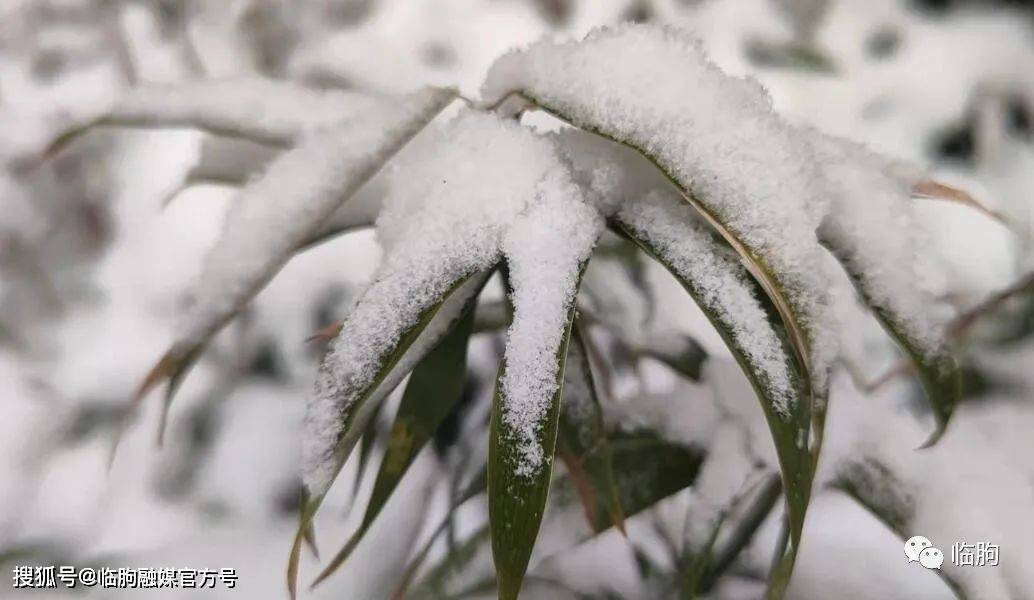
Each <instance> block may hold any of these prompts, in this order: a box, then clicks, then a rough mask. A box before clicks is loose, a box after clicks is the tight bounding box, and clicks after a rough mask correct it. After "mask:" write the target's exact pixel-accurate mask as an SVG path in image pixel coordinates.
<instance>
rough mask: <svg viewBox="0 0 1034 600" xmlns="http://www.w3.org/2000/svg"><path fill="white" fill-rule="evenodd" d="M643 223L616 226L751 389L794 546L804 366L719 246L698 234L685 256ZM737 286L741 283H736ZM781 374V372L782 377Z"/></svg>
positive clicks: (805, 416) (807, 461) (804, 493)
mask: <svg viewBox="0 0 1034 600" xmlns="http://www.w3.org/2000/svg"><path fill="white" fill-rule="evenodd" d="M662 206H663V205H662ZM644 224H645V222H637V221H636V219H635V218H634V216H633V215H628V214H625V215H623V216H619V219H618V221H617V222H616V223H615V226H616V228H617V229H618V231H620V232H622V233H623V234H624V235H626V236H628V237H629V238H630V239H632V240H633V241H635V242H636V243H637V244H638V245H639V246H640V248H642V249H643V251H644V252H646V253H647V254H648V255H650V256H652V257H653V258H654V259H656V260H657V261H658V262H660V264H662V265H663V266H664V267H665V268H666V269H668V271H669V272H671V273H672V275H673V276H674V277H675V278H676V279H677V280H678V281H679V283H680V284H682V286H683V288H685V290H686V291H687V292H688V293H689V294H690V296H692V297H693V299H694V300H695V301H696V303H697V305H698V306H700V308H701V310H702V311H703V312H704V315H705V316H706V317H707V318H708V320H709V321H710V322H711V324H712V325H713V326H714V328H715V329H716V330H717V331H718V334H719V335H720V336H721V337H722V340H723V341H724V342H725V344H726V346H728V347H729V350H730V351H731V352H732V354H733V356H734V357H735V359H736V362H737V363H738V364H739V365H740V368H741V369H742V370H743V372H744V373H745V374H746V375H747V378H748V379H749V380H750V383H751V386H752V387H753V388H754V392H755V394H756V395H757V397H758V401H759V402H760V404H761V409H762V411H763V412H764V414H765V419H766V421H767V422H768V427H769V432H770V433H771V435H772V440H773V442H774V443H775V447H776V454H777V456H778V457H779V465H780V470H781V472H782V477H783V489H784V495H785V498H786V504H787V509H788V512H789V514H790V520H791V532H792V533H793V545H794V546H795V547H796V546H797V545H799V543H800V533H801V530H802V529H803V526H804V517H805V513H806V511H807V507H808V501H809V499H810V496H811V483H812V477H813V465H812V457H811V454H810V452H809V449H808V443H807V442H808V435H809V431H810V427H811V422H810V419H811V394H810V385H809V378H808V375H807V370H806V367H805V366H804V365H803V364H801V363H800V361H799V360H798V357H797V355H796V353H794V352H793V350H792V348H791V344H790V342H789V340H788V336H787V335H786V334H785V332H784V330H783V329H782V327H781V324H780V322H779V320H778V319H776V318H774V317H773V316H772V315H771V314H768V315H766V314H764V312H763V311H762V312H760V313H759V312H757V311H756V310H755V311H754V312H753V313H752V312H751V311H748V310H747V309H746V308H745V307H746V306H747V305H746V303H745V302H739V301H734V300H733V294H736V295H737V296H739V297H740V298H743V299H747V298H754V299H756V301H758V302H761V301H763V300H764V298H766V296H765V295H764V293H763V292H762V291H761V290H760V289H758V288H757V287H756V285H755V284H754V280H753V279H751V278H750V277H749V276H747V274H746V273H745V272H743V271H742V269H741V268H740V267H739V266H738V265H737V264H736V263H735V262H733V261H729V260H724V259H722V257H721V255H720V254H719V253H720V249H719V248H718V247H717V246H715V245H714V244H710V243H707V242H706V241H705V240H704V239H703V238H699V241H700V243H698V244H694V248H695V249H696V252H697V254H696V255H694V256H684V255H681V254H680V253H679V252H678V250H679V247H678V246H675V245H672V244H670V243H669V241H670V240H667V239H666V238H665V237H664V236H662V235H659V234H657V233H656V232H651V231H650V230H649V227H648V226H646V227H644V226H643V225H644ZM693 233H694V232H693V229H692V227H690V225H689V224H688V223H687V224H686V225H685V226H684V228H683V229H681V230H679V234H680V235H681V236H682V237H683V239H684V240H689V239H691V236H693ZM707 253H710V256H708V255H707ZM686 260H690V261H695V262H694V264H695V265H696V266H697V267H700V266H701V265H704V264H708V265H710V267H708V268H707V269H705V270H694V269H690V268H686V267H685V265H686V264H687V263H686V262H685V261H686ZM715 273H722V274H723V275H722V277H723V281H724V283H723V284H722V285H721V287H719V288H715V287H714V286H715V283H714V281H712V280H709V279H708V278H712V277H716V275H715ZM740 285H741V286H745V287H743V288H738V287H737V286H740ZM718 290H720V292H719V291H718ZM716 292H717V293H718V294H720V295H716ZM733 302H735V305H736V306H737V307H738V308H736V309H734V310H729V309H726V308H725V305H724V304H723V303H733ZM761 306H762V307H763V305H761ZM751 314H753V316H751ZM758 318H762V319H766V320H767V322H768V325H769V327H768V328H767V330H766V328H764V327H763V326H760V325H761V324H760V323H758V322H757V319H758ZM747 332H752V333H749V334H748V333H747ZM760 335H766V336H772V337H771V341H772V342H773V344H774V347H772V348H770V350H773V351H774V352H765V353H759V352H758V351H757V350H756V349H755V348H754V347H753V345H754V344H757V343H758V342H759V340H758V337H759V336H760ZM780 350H781V351H780ZM772 360H780V361H781V362H782V364H781V365H774V364H772V362H771V361H772ZM782 377H786V378H787V379H786V380H785V381H784V380H781V378H782Z"/></svg>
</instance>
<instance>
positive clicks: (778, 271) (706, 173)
mask: <svg viewBox="0 0 1034 600" xmlns="http://www.w3.org/2000/svg"><path fill="white" fill-rule="evenodd" d="M515 90H519V91H523V92H524V93H525V94H526V95H528V96H530V97H531V98H532V99H534V100H535V101H537V102H539V103H540V104H543V105H545V106H548V107H550V108H552V109H555V110H556V111H558V112H559V113H561V114H563V115H565V116H567V117H569V118H571V120H572V121H573V122H574V124H575V125H578V126H583V127H587V128H589V129H594V130H597V131H600V132H601V133H603V134H605V135H607V136H608V137H612V138H614V139H616V140H618V141H621V142H626V143H629V144H632V145H635V146H636V147H638V148H640V149H641V150H643V151H644V152H646V153H647V154H649V155H650V156H652V157H653V159H654V160H656V161H657V163H658V164H659V165H660V166H662V167H663V168H664V169H665V170H667V171H668V172H669V173H670V174H671V175H672V177H673V178H674V179H675V180H676V181H678V182H679V184H680V185H682V186H683V187H685V188H686V189H687V190H688V191H689V192H690V193H692V194H693V195H694V196H696V197H697V198H698V199H699V200H701V201H702V202H703V203H704V205H705V206H706V207H707V209H708V210H709V211H711V212H712V213H714V215H715V216H716V217H717V218H718V219H719V220H720V221H721V222H722V223H724V224H725V225H726V226H727V227H728V228H729V230H730V231H731V232H732V233H733V234H735V235H736V236H737V237H739V238H740V239H741V240H742V241H743V242H744V243H746V244H747V245H748V246H749V247H750V248H752V249H753V250H754V251H756V252H757V253H758V254H759V256H760V257H761V258H762V259H763V260H764V261H765V263H766V264H767V266H768V267H769V269H770V271H771V273H772V275H773V276H774V277H775V278H776V280H777V281H778V282H779V283H780V285H781V287H782V288H783V289H784V290H785V292H786V293H787V296H788V299H789V301H790V302H791V304H792V305H793V307H794V308H795V309H796V312H797V313H798V314H799V315H800V316H801V319H802V321H803V325H804V326H805V328H806V329H807V331H808V333H809V334H810V337H811V338H812V342H813V344H812V345H813V348H812V350H813V356H812V357H811V358H812V361H813V363H814V364H813V367H814V368H813V372H814V373H815V375H816V377H818V378H820V379H821V378H822V377H823V375H824V372H825V370H826V369H825V367H826V366H828V364H829V362H830V361H831V359H832V353H833V351H834V349H835V342H834V341H833V340H832V339H831V338H832V332H833V330H834V327H832V326H831V323H830V321H831V316H830V312H829V310H828V307H827V306H826V304H827V303H826V290H827V289H828V288H829V284H828V282H827V280H826V277H825V276H824V273H823V272H822V271H821V270H818V269H815V268H814V266H815V265H816V264H819V263H820V261H821V248H820V247H819V246H818V244H817V240H816V234H815V230H816V228H817V227H818V225H819V223H820V221H821V217H822V215H823V214H824V213H825V210H826V205H825V204H824V199H825V198H826V195H825V194H822V193H821V192H820V191H818V190H816V189H815V183H816V182H817V181H819V179H820V178H819V176H818V174H817V172H816V166H815V164H814V160H813V157H812V149H811V147H810V145H809V144H808V143H807V142H806V140H804V139H802V136H800V135H797V132H796V131H795V130H794V129H793V128H791V127H790V126H789V125H788V124H786V123H785V122H784V121H783V120H782V119H780V118H778V117H776V116H775V115H774V114H773V113H772V110H771V100H770V99H769V97H768V95H767V94H766V92H765V91H764V90H763V89H762V88H761V87H760V85H758V84H757V83H756V82H754V81H752V80H744V79H738V78H734V77H730V76H728V75H725V74H724V73H722V72H721V71H720V70H719V69H718V68H717V67H716V66H715V65H713V64H712V63H711V62H710V61H709V60H708V59H707V57H706V56H705V55H704V53H703V51H702V50H701V49H700V47H699V44H698V43H697V42H696V41H695V40H694V39H693V38H691V37H690V36H689V35H687V34H685V33H682V32H679V31H677V30H674V29H667V28H661V27H656V26H649V25H630V26H622V27H617V28H611V29H605V30H597V31H595V32H593V33H590V34H589V36H588V37H587V38H586V39H585V40H584V41H582V42H569V43H562V44H557V43H552V42H541V43H538V44H535V45H533V46H532V47H530V48H529V49H527V50H525V51H522V52H517V53H512V54H509V55H507V56H504V57H503V58H501V59H499V60H498V61H497V62H496V64H495V65H494V66H493V67H492V69H491V71H490V72H489V76H488V80H487V83H486V85H485V88H484V90H483V92H484V96H485V99H486V100H487V101H492V100H494V99H497V98H499V97H502V96H503V95H505V94H507V93H509V92H511V91H515ZM820 338H821V339H820ZM819 383H822V382H821V381H820V382H819Z"/></svg>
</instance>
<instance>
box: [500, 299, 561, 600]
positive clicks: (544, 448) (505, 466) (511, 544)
mask: <svg viewBox="0 0 1034 600" xmlns="http://www.w3.org/2000/svg"><path fill="white" fill-rule="evenodd" d="M573 304H574V303H573V302H572V306H571V307H570V308H569V309H568V315H567V323H566V325H565V326H564V331H563V337H562V342H561V344H560V349H559V350H558V352H557V355H556V357H555V360H556V363H557V376H556V377H557V389H556V392H554V394H553V396H552V398H551V402H550V405H549V407H548V408H547V409H546V411H545V412H544V414H543V415H542V418H541V419H540V421H539V422H538V423H536V425H537V427H536V431H537V435H536V440H535V443H537V444H538V446H539V450H540V452H541V456H542V457H543V461H542V462H543V464H542V465H540V466H539V468H538V469H537V470H536V471H535V472H534V473H533V474H531V475H525V474H522V473H521V469H520V466H521V461H522V460H523V459H522V454H521V448H520V447H519V443H518V442H517V440H518V439H519V438H518V434H517V432H515V431H513V430H512V429H511V428H510V427H509V426H508V425H507V423H506V420H505V419H504V418H503V414H502V413H503V406H502V405H503V403H504V402H506V398H505V393H504V392H503V390H502V389H500V383H499V382H500V381H502V379H503V375H504V373H505V369H506V366H505V364H504V366H503V368H502V369H501V370H500V373H499V377H498V378H497V379H496V390H495V394H494V395H493V399H492V419H491V425H490V434H489V446H488V512H489V521H490V523H491V530H492V555H493V557H494V559H495V566H496V577H497V581H498V587H499V598H500V599H501V600H512V599H515V598H517V595H518V593H519V592H520V589H521V582H522V581H523V580H524V573H525V571H526V570H527V568H528V561H529V560H530V559H531V551H532V548H533V547H534V545H535V539H536V538H537V537H538V532H539V525H541V523H542V514H543V512H544V509H545V506H546V498H547V496H548V494H549V482H550V477H551V475H552V473H553V454H554V450H555V447H556V439H557V429H558V426H559V420H560V399H561V396H562V395H563V380H564V365H565V363H566V357H567V350H568V344H569V342H570V338H571V327H572V325H573V321H574V313H575V307H574V305H573Z"/></svg>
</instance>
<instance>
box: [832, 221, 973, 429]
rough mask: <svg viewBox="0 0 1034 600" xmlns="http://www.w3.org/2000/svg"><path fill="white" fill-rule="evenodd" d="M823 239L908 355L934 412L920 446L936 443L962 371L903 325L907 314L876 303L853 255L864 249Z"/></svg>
mask: <svg viewBox="0 0 1034 600" xmlns="http://www.w3.org/2000/svg"><path fill="white" fill-rule="evenodd" d="M822 242H823V244H824V245H826V246H827V247H828V248H829V249H830V252H831V253H832V254H833V255H834V256H835V257H836V258H837V260H838V261H840V264H841V266H842V267H843V268H844V271H845V272H846V273H847V274H848V277H849V278H850V279H851V282H852V283H853V284H854V286H855V289H856V290H858V293H859V295H860V296H861V297H862V299H863V301H864V302H865V304H866V305H867V306H868V307H869V308H870V309H871V310H872V312H873V315H874V316H875V317H876V319H877V320H878V321H879V323H880V325H881V326H882V327H883V329H884V330H885V331H886V332H887V334H888V335H889V336H890V337H891V339H893V340H894V342H895V343H896V344H897V345H898V347H899V348H901V350H902V351H903V352H904V353H905V354H906V355H907V356H908V359H909V361H910V362H911V364H912V366H913V368H914V369H915V372H916V374H917V376H918V378H919V381H920V383H921V384H922V386H923V391H924V392H925V393H926V398H927V401H928V402H929V404H930V408H931V410H932V412H933V415H934V422H935V423H936V427H935V429H934V431H933V433H931V434H930V437H929V438H927V440H926V442H924V443H923V445H922V446H921V447H922V448H926V447H929V446H932V445H933V444H935V443H936V442H937V441H938V440H939V439H940V438H941V436H942V435H943V434H944V431H945V429H946V428H947V426H948V421H949V420H950V419H951V415H952V413H953V412H954V411H955V406H956V405H957V404H958V402H959V400H960V399H961V397H962V371H961V370H960V369H959V365H958V363H957V362H956V360H955V357H954V356H952V354H951V353H950V352H949V350H948V348H947V346H941V347H939V348H935V349H931V348H929V347H928V346H929V345H928V344H924V343H923V342H922V341H920V340H919V339H917V338H916V337H915V336H914V335H913V334H912V333H911V332H910V329H909V328H908V327H906V326H905V325H904V323H905V322H906V316H905V315H903V314H900V313H899V312H897V311H895V310H894V308H893V307H892V306H890V305H888V304H886V303H881V302H877V301H876V300H875V299H874V293H873V290H872V288H871V287H870V283H869V280H868V279H867V277H866V273H865V272H864V270H863V269H861V268H859V267H858V265H857V262H856V260H854V257H855V256H856V255H857V253H859V252H864V249H862V248H858V247H854V246H852V245H851V244H850V243H848V240H845V239H843V238H840V239H839V240H834V239H831V238H829V237H825V236H824V237H822Z"/></svg>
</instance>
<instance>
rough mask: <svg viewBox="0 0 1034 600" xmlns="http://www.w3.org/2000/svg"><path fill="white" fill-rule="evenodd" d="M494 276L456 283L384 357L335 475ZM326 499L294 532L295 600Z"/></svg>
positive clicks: (350, 418) (346, 432)
mask: <svg viewBox="0 0 1034 600" xmlns="http://www.w3.org/2000/svg"><path fill="white" fill-rule="evenodd" d="M491 273H492V269H490V270H488V271H484V272H481V273H474V274H472V275H469V276H467V277H465V278H463V279H461V280H460V281H457V282H456V283H455V284H454V285H453V286H452V288H450V289H449V290H448V291H447V292H446V293H445V294H444V295H443V296H442V299H441V300H439V301H438V302H437V303H436V304H433V305H431V306H428V307H427V308H426V309H424V311H423V312H422V313H421V314H420V318H419V319H417V322H416V323H414V324H413V325H412V326H411V327H410V328H409V329H407V330H406V331H405V333H403V335H402V336H401V337H400V338H399V340H398V342H397V343H396V345H395V348H394V349H393V350H391V351H390V352H388V353H387V354H386V355H385V356H383V357H382V359H381V367H380V369H379V370H378V372H377V374H376V375H375V376H374V378H373V379H372V380H371V381H370V383H369V384H367V385H366V386H365V387H364V388H363V389H362V390H360V392H359V395H358V397H357V399H356V401H355V405H354V407H353V410H351V411H349V413H348V415H347V417H346V419H345V422H344V424H343V425H342V428H341V434H340V437H339V438H338V441H337V444H336V446H335V449H334V456H333V460H334V463H335V464H334V472H335V474H336V473H338V472H340V471H341V468H342V467H343V466H344V464H345V462H346V461H347V460H348V456H349V455H350V454H351V451H352V448H353V447H354V446H355V444H356V442H358V440H359V437H360V436H361V435H362V432H363V430H364V428H365V426H366V423H367V422H369V420H370V418H371V417H372V415H373V412H374V410H375V409H376V407H377V405H379V404H380V403H381V402H382V401H383V400H384V398H386V397H387V395H388V394H390V393H391V392H392V390H394V389H395V387H396V386H397V385H398V384H399V382H401V381H402V379H403V378H404V377H405V376H406V375H407V374H409V372H410V371H411V370H412V369H413V368H414V366H415V365H416V364H417V363H418V362H419V361H420V360H421V359H423V357H424V356H426V355H427V354H428V353H429V352H430V351H431V349H432V348H433V347H434V346H435V345H437V344H438V342H439V341H440V340H441V339H442V338H444V337H445V336H446V335H447V334H448V333H449V332H450V331H451V330H452V328H453V327H455V325H456V323H458V322H459V320H460V318H461V317H462V316H463V315H464V314H465V311H466V310H468V309H469V307H470V300H471V298H476V297H477V296H478V294H480V292H481V289H482V288H483V287H484V285H485V282H487V281H488V277H489V276H490V275H491ZM360 301H361V300H360ZM439 319H444V320H445V321H446V324H447V326H446V327H444V328H441V329H440V330H437V329H432V331H435V332H436V334H437V335H435V336H428V335H421V334H422V333H424V330H425V329H427V328H428V325H430V324H431V322H432V320H439ZM325 496H326V492H324V493H322V494H320V495H317V496H313V497H311V498H306V500H305V502H304V503H303V505H302V511H301V518H300V522H299V526H298V531H297V532H296V533H295V539H294V543H293V545H292V548H291V553H290V556H289V558H288V564H287V581H288V591H289V593H290V596H291V598H292V599H293V598H295V597H296V596H297V581H298V562H299V559H300V556H301V545H302V541H303V540H304V536H305V531H306V530H307V529H308V527H309V524H310V523H311V522H312V519H313V517H315V515H316V511H317V510H319V507H320V504H322V503H323V498H324V497H325Z"/></svg>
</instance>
